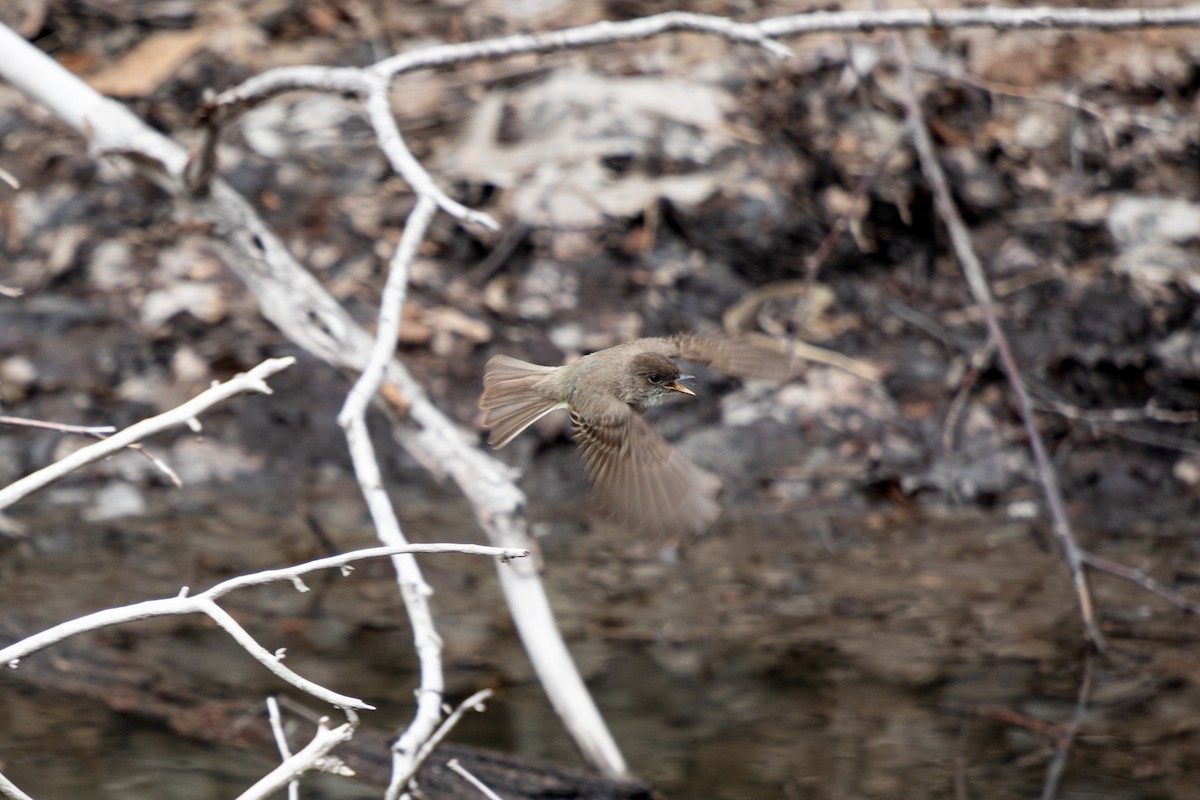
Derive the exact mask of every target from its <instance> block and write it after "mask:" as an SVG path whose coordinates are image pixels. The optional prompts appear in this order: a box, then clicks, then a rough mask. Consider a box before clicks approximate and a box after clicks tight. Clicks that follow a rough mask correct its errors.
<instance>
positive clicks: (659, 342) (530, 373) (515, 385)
mask: <svg viewBox="0 0 1200 800" xmlns="http://www.w3.org/2000/svg"><path fill="white" fill-rule="evenodd" d="M677 358H678V359H683V360H684V361H690V362H693V363H696V364H704V365H707V366H711V367H712V368H713V369H716V370H719V371H721V372H726V373H729V374H731V375H736V376H739V377H744V378H786V377H787V376H788V375H789V374H792V373H794V371H795V359H793V358H792V356H791V355H789V354H785V353H782V352H779V351H776V350H770V349H767V348H765V347H763V346H762V345H760V344H758V343H757V342H756V341H752V340H749V339H735V338H725V337H711V338H709V337H699V336H688V335H678V336H668V337H657V338H648V339H636V340H634V341H632V342H627V343H625V344H619V345H616V346H614V347H609V348H607V349H605V350H599V351H597V352H595V353H591V354H589V355H586V356H583V357H582V358H580V359H578V360H576V361H573V362H571V363H570V364H567V365H565V366H561V367H545V366H540V365H538V364H530V363H527V362H525V361H520V360H518V359H515V358H511V357H509V356H504V355H497V356H493V357H492V358H491V359H489V360H488V362H487V365H486V367H485V370H484V377H483V395H482V396H481V397H480V398H479V408H480V409H481V410H482V411H483V425H484V427H486V428H489V429H490V434H489V436H488V442H489V443H490V444H491V445H492V446H493V447H497V448H499V447H504V446H505V445H506V444H508V443H509V442H511V441H512V440H513V438H514V437H516V436H517V435H518V434H519V433H521V431H523V430H525V429H526V428H528V427H529V426H530V425H532V424H533V423H534V422H536V421H537V420H539V419H541V418H542V417H544V416H545V415H546V414H549V413H550V412H552V411H556V410H558V409H564V408H565V409H566V410H567V411H568V412H569V413H570V415H571V423H572V425H573V426H574V432H575V441H576V443H577V444H578V445H579V450H580V454H581V456H582V457H583V463H584V467H585V468H586V470H587V473H588V477H589V478H590V479H591V482H592V487H593V491H594V493H595V495H596V498H597V499H598V500H599V503H600V506H601V507H602V508H603V509H604V510H605V511H607V512H608V513H610V514H611V515H612V516H614V517H616V518H617V519H619V520H621V521H622V522H624V523H625V524H627V525H629V526H630V527H632V528H634V529H636V530H638V531H643V532H662V533H664V534H666V535H668V536H670V537H672V538H678V537H680V536H688V535H695V534H698V533H702V532H703V531H704V530H705V529H707V528H708V527H709V526H710V525H711V524H712V523H713V521H714V520H716V518H717V516H718V515H719V514H720V506H719V505H718V504H717V500H716V497H717V492H718V491H720V488H721V481H720V480H719V479H718V478H717V477H716V476H715V475H713V474H712V473H711V472H709V471H707V470H705V469H703V468H701V467H699V466H697V465H696V464H694V463H692V462H691V461H690V460H688V459H687V458H686V457H685V456H684V455H683V454H681V453H680V452H679V451H678V450H676V449H675V448H674V447H672V446H671V445H670V444H668V443H667V441H666V439H664V438H663V437H662V435H661V434H659V433H658V431H656V430H655V429H654V428H653V427H652V426H651V425H650V424H649V423H648V422H647V421H646V420H645V418H644V417H643V416H642V414H643V413H644V412H645V411H646V409H648V408H651V407H653V406H657V405H659V404H661V403H662V402H663V401H665V400H666V399H667V398H669V397H674V396H678V395H681V394H682V395H694V394H695V392H693V391H692V390H691V389H689V388H688V387H687V386H684V385H683V384H682V383H681V382H680V381H683V380H686V379H688V378H690V377H692V376H691V375H685V374H683V372H682V371H681V370H680V368H679V365H678V364H677V363H675V360H674V359H677Z"/></svg>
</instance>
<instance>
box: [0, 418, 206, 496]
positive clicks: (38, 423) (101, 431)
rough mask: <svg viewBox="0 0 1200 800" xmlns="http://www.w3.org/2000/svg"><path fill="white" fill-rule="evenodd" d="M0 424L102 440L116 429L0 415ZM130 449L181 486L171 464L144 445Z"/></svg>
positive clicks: (109, 426) (181, 483) (108, 426)
mask: <svg viewBox="0 0 1200 800" xmlns="http://www.w3.org/2000/svg"><path fill="white" fill-rule="evenodd" d="M0 425H15V426H18V427H22V428H37V429H39V430H47V431H56V432H58V433H73V434H77V435H80V436H91V437H92V438H93V439H100V440H104V439H107V438H108V437H109V435H110V434H112V433H114V432H115V431H116V430H117V429H116V427H115V426H113V425H68V424H66V423H63V422H46V421H44V420H40V419H25V418H24V417H5V416H0ZM128 448H129V449H130V450H133V451H134V452H136V453H138V454H140V455H142V456H144V457H145V458H146V459H147V460H148V461H149V462H150V463H151V464H153V465H154V466H155V468H156V469H158V471H159V472H161V473H163V474H164V475H166V476H167V478H168V479H169V480H170V481H171V483H173V484H175V488H176V489H182V488H183V480H182V479H181V478H180V477H179V474H178V473H176V472H175V470H173V469H171V465H170V464H168V463H167V462H166V461H163V460H162V459H161V458H159V457H158V456H156V455H154V453H151V452H150V450H149V449H147V448H146V447H145V445H141V444H131V445H128Z"/></svg>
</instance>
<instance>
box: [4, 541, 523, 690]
mask: <svg viewBox="0 0 1200 800" xmlns="http://www.w3.org/2000/svg"><path fill="white" fill-rule="evenodd" d="M400 553H409V554H411V553H468V554H472V555H483V556H492V557H493V558H499V559H503V560H508V559H513V558H522V557H524V556H527V555H529V551H528V550H521V549H517V548H504V547H488V546H484V545H472V544H408V545H403V546H393V547H372V548H368V549H365V550H354V551H352V552H349V553H342V554H341V555H336V556H329V557H327V558H320V559H317V560H315V561H309V562H306V563H304V564H298V565H295V566H291V567H284V568H281V569H271V570H263V571H262V572H255V573H253V574H250V575H241V576H239V577H236V578H230V579H229V580H227V581H222V582H221V583H218V584H217V585H215V586H213V587H212V588H211V589H208V590H207V591H204V592H201V593H200V594H197V595H194V596H190V597H189V596H188V590H187V588H186V587H185V588H184V589H183V590H182V591H181V592H180V593H179V595H178V596H177V597H171V598H164V599H161V600H146V601H143V602H141V603H133V604H131V605H127V606H121V607H119V608H108V609H104V610H103V611H97V612H95V613H92V614H87V615H85V616H82V617H78V618H76V619H73V620H69V621H67V622H63V623H60V624H58V625H55V626H54V627H52V628H47V629H46V630H44V631H41V632H40V633H35V634H34V635H33V636H29V637H27V638H25V639H22V640H21V641H19V642H14V643H13V644H11V645H9V646H8V647H5V648H3V649H0V665H3V664H7V665H8V666H9V667H11V668H14V669H15V668H17V667H18V666H19V662H20V660H21V659H22V658H25V657H27V656H29V655H31V654H33V653H36V652H38V651H39V650H43V649H45V648H47V647H49V646H51V645H53V644H56V643H58V642H61V641H63V640H64V639H68V638H70V637H72V636H77V635H78V634H81V633H85V632H87V631H94V630H98V629H100V628H107V627H109V626H112V625H120V624H122V623H126V622H134V621H136V620H141V619H149V618H150V617H162V616H169V615H173V614H192V613H196V612H199V613H202V614H207V615H208V616H209V617H210V618H212V619H213V620H214V621H215V622H216V623H217V624H218V625H220V626H221V628H223V629H224V630H225V631H226V632H227V633H229V634H230V635H231V636H233V637H234V639H236V640H237V642H238V643H239V644H241V645H242V646H243V647H244V648H246V650H247V651H248V652H249V653H250V654H251V655H252V656H254V658H255V659H256V660H258V661H259V662H260V663H262V664H263V665H264V666H265V667H267V669H269V670H271V672H273V673H275V674H276V675H277V676H279V677H280V678H281V679H282V680H285V681H287V682H288V683H290V684H291V685H292V686H295V687H296V688H297V689H300V690H301V691H303V692H306V693H307V694H310V695H312V696H313V697H316V698H317V699H318V700H322V701H324V702H326V703H329V704H330V705H333V706H335V707H337V708H340V709H343V710H345V711H347V712H350V711H351V710H352V709H370V708H373V707H372V706H371V705H369V704H367V703H366V702H365V701H363V700H360V699H358V698H356V697H349V696H347V695H343V694H339V693H337V692H334V691H331V690H329V689H326V688H325V687H323V686H320V685H319V684H316V683H313V682H312V681H310V680H308V679H307V678H304V677H302V676H300V675H298V674H297V673H295V672H293V671H292V670H290V669H288V668H287V667H285V666H284V665H283V663H282V655H281V654H279V653H271V652H269V651H268V650H267V649H266V648H264V647H263V646H262V645H260V644H258V642H256V641H255V640H254V639H253V638H252V637H251V636H250V634H249V633H247V632H246V631H245V629H243V628H242V627H241V626H240V625H238V624H237V623H236V622H235V621H234V620H233V618H232V617H230V616H229V615H228V614H227V613H226V612H225V611H224V610H223V609H222V608H221V607H220V606H218V605H217V603H216V601H217V599H218V598H220V597H222V596H224V595H226V594H229V593H230V592H232V591H234V590H235V589H242V588H245V587H247V586H257V585H259V584H263V583H271V582H274V581H284V580H287V581H293V582H295V581H298V580H299V578H300V576H302V575H305V574H307V573H309V572H314V571H316V570H322V569H331V568H334V567H339V568H342V569H343V571H348V570H349V569H350V565H351V564H352V563H353V562H355V561H361V560H363V559H366V558H379V557H382V556H394V555H397V554H400Z"/></svg>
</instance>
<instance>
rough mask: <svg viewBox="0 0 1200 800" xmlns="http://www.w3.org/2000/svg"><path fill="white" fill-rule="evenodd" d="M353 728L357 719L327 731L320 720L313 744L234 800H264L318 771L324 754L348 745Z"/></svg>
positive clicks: (328, 728) (326, 723)
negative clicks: (302, 776)
mask: <svg viewBox="0 0 1200 800" xmlns="http://www.w3.org/2000/svg"><path fill="white" fill-rule="evenodd" d="M357 728H358V721H357V719H352V720H351V721H350V722H345V723H342V724H341V725H339V726H337V727H336V728H330V727H329V720H327V719H322V720H321V721H320V723H319V724H318V726H317V733H316V735H315V736H313V740H312V741H311V742H309V743H308V744H307V745H306V746H305V747H304V749H303V750H301V751H300V752H298V753H296V754H295V755H294V756H292V757H291V758H288V759H287V760H286V761H284V762H283V763H282V764H280V765H279V766H278V767H276V768H275V769H273V770H271V772H269V773H268V774H266V775H264V776H263V777H262V778H261V779H260V780H259V781H258V782H257V783H255V784H254V785H253V786H251V787H250V788H249V789H247V790H246V791H244V792H242V794H240V795H239V796H238V798H237V800H266V798H269V797H271V796H272V795H274V794H275V793H276V792H278V791H279V790H280V789H282V788H283V787H284V786H287V785H288V784H290V783H292V782H293V781H295V780H296V779H297V778H298V777H300V776H301V775H303V774H304V773H305V772H308V771H309V770H311V769H317V768H321V763H322V760H323V759H325V758H326V756H327V755H328V753H329V752H330V751H331V750H333V748H335V747H337V746H338V745H339V744H342V743H343V742H348V741H350V739H351V738H353V737H354V731H355V730H356V729H357Z"/></svg>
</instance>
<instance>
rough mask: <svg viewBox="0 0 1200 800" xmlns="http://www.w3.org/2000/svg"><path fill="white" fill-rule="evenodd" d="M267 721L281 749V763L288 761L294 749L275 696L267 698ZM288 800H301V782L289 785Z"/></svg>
mask: <svg viewBox="0 0 1200 800" xmlns="http://www.w3.org/2000/svg"><path fill="white" fill-rule="evenodd" d="M267 719H268V720H269V721H270V724H271V736H272V737H274V739H275V746H276V747H277V748H278V749H279V758H280V760H281V761H287V760H288V759H289V758H291V757H292V748H291V746H290V745H289V744H288V740H287V733H285V732H284V730H283V719H282V718H281V717H280V716H279V701H278V700H276V699H275V698H274V696H272V697H268V698H267ZM288 800H300V782H299V781H292V782H290V783H289V784H288Z"/></svg>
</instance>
